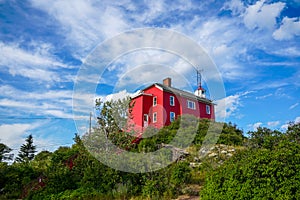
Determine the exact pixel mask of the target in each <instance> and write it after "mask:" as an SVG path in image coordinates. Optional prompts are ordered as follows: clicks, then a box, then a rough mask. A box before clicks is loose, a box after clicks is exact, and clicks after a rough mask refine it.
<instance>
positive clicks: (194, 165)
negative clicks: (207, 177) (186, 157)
mask: <svg viewBox="0 0 300 200" xmlns="http://www.w3.org/2000/svg"><path fill="white" fill-rule="evenodd" d="M200 165H201V163H194V162H191V163H190V167H192V168H195V167H199V166H200Z"/></svg>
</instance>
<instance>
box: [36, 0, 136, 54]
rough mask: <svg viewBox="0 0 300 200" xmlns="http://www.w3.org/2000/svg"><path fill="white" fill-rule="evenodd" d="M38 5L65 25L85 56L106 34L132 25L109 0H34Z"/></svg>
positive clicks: (64, 29) (70, 40)
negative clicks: (96, 0)
mask: <svg viewBox="0 0 300 200" xmlns="http://www.w3.org/2000/svg"><path fill="white" fill-rule="evenodd" d="M31 2H32V5H33V6H34V7H36V8H37V9H41V10H44V11H46V12H47V13H48V14H49V15H50V16H52V17H53V18H54V19H55V20H57V21H58V22H59V23H60V24H61V25H62V27H61V30H60V32H61V33H62V34H64V36H65V37H66V39H67V42H68V43H69V45H70V46H71V48H72V50H73V53H74V56H77V57H78V58H79V59H83V58H84V57H85V56H86V55H87V54H88V53H89V51H91V50H92V49H93V48H94V47H95V45H97V44H99V43H100V42H101V41H103V40H104V39H106V38H110V37H112V36H114V35H116V34H119V33H120V32H122V31H124V30H126V29H128V28H132V27H130V26H128V24H127V18H126V17H124V16H123V13H122V12H121V11H120V10H119V8H118V7H117V6H111V5H110V3H109V2H108V1H101V2H95V1H85V0H76V1H68V0H63V1H62V0H56V1H52V0H48V1H47V0H46V1H39V0H32V1H31Z"/></svg>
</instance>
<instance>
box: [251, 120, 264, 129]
mask: <svg viewBox="0 0 300 200" xmlns="http://www.w3.org/2000/svg"><path fill="white" fill-rule="evenodd" d="M262 124H263V123H262V122H256V123H254V124H249V125H248V127H249V128H251V129H252V130H253V131H257V129H258V128H259V127H261V125H262Z"/></svg>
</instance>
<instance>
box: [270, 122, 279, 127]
mask: <svg viewBox="0 0 300 200" xmlns="http://www.w3.org/2000/svg"><path fill="white" fill-rule="evenodd" d="M279 123H280V121H272V122H268V123H267V125H268V126H269V127H274V126H278V125H279Z"/></svg>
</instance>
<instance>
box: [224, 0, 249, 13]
mask: <svg viewBox="0 0 300 200" xmlns="http://www.w3.org/2000/svg"><path fill="white" fill-rule="evenodd" d="M222 9H224V10H230V11H231V12H232V15H240V14H241V13H243V12H244V11H245V6H244V5H243V3H242V2H241V1H240V0H231V1H228V2H225V4H224V6H223V8H222Z"/></svg>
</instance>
